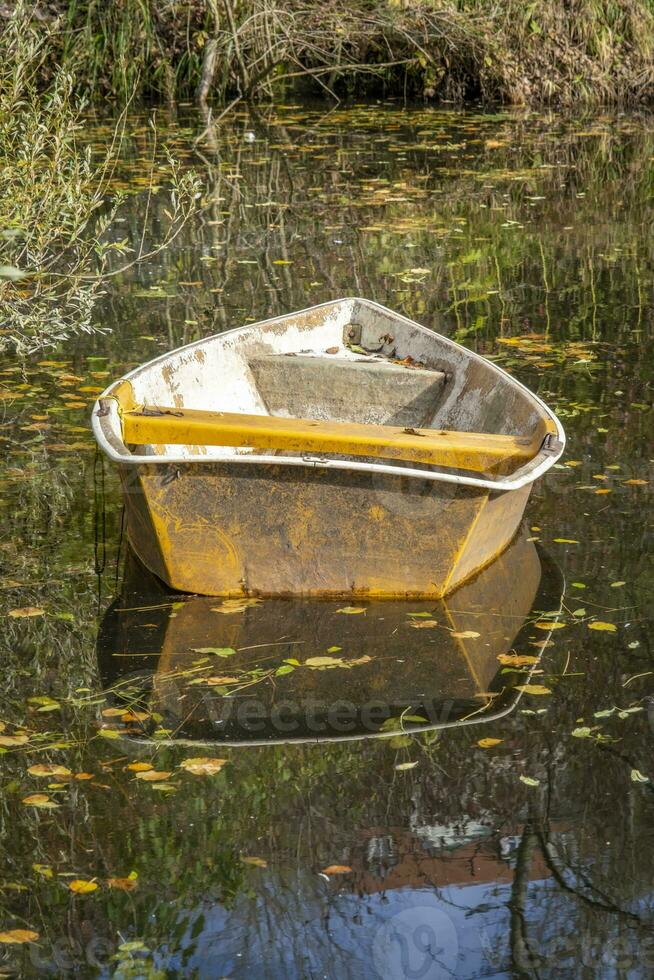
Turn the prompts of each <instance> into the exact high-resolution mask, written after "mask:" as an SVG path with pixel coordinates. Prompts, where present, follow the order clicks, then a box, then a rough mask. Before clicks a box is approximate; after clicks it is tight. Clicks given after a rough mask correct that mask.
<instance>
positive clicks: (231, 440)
mask: <svg viewBox="0 0 654 980" xmlns="http://www.w3.org/2000/svg"><path fill="white" fill-rule="evenodd" d="M121 419H122V426H123V440H124V442H125V443H128V444H132V445H185V446H234V447H243V448H249V449H258V450H272V449H281V450H285V451H287V452H300V453H336V454H339V455H344V456H368V457H380V458H382V459H394V460H398V461H402V462H410V463H426V464H430V465H432V466H445V467H453V468H456V469H461V470H472V471H474V472H479V473H506V472H509V471H510V470H511V469H512V468H514V467H515V466H518V465H523V464H524V463H525V462H527V461H529V460H530V459H532V458H533V456H534V455H535V454H536V452H537V451H538V448H539V446H538V445H536V444H535V443H534V440H532V439H530V438H524V437H517V436H507V435H495V434H490V433H489V434H486V433H477V432H448V431H440V430H437V429H411V428H408V429H402V428H398V427H397V426H391V425H361V424H355V423H350V422H323V421H315V420H312V419H296V418H279V417H273V416H269V415H242V414H240V413H231V412H205V411H199V410H197V409H188V408H184V409H177V408H159V407H150V406H147V407H143V406H141V407H131V406H130V408H129V410H127V411H123V412H122V414H121Z"/></svg>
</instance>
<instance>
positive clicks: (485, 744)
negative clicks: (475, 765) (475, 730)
mask: <svg viewBox="0 0 654 980" xmlns="http://www.w3.org/2000/svg"><path fill="white" fill-rule="evenodd" d="M503 741H504V739H503V738H480V739H479V741H478V742H477V745H478V746H479V748H480V749H492V748H493V746H495V745H499V744H500V742H503Z"/></svg>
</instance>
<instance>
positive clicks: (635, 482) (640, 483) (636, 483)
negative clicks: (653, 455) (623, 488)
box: [623, 480, 649, 487]
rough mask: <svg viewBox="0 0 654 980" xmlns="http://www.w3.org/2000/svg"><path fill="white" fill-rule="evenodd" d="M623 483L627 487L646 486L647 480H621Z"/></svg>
mask: <svg viewBox="0 0 654 980" xmlns="http://www.w3.org/2000/svg"><path fill="white" fill-rule="evenodd" d="M623 483H625V484H626V485H627V486H629V487H646V486H647V484H648V483H649V480H623Z"/></svg>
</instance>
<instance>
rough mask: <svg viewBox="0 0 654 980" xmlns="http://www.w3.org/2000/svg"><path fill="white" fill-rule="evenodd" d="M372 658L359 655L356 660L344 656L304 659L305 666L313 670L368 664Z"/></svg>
mask: <svg viewBox="0 0 654 980" xmlns="http://www.w3.org/2000/svg"><path fill="white" fill-rule="evenodd" d="M371 659H372V658H371V657H369V656H367V655H364V656H363V657H357V658H356V660H343V658H342V657H309V659H308V660H305V661H304V664H303V666H304V667H309V668H310V669H311V670H331V669H332V668H334V667H345V668H346V669H349V668H350V667H358V666H359V665H360V664H367V663H369V662H370V660H371Z"/></svg>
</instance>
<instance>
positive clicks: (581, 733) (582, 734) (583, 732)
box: [572, 726, 591, 738]
mask: <svg viewBox="0 0 654 980" xmlns="http://www.w3.org/2000/svg"><path fill="white" fill-rule="evenodd" d="M590 734H591V730H590V728H588V727H586V726H584V727H582V728H573V729H572V736H573V738H590Z"/></svg>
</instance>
